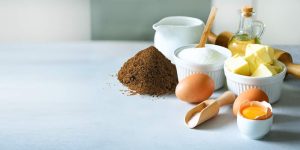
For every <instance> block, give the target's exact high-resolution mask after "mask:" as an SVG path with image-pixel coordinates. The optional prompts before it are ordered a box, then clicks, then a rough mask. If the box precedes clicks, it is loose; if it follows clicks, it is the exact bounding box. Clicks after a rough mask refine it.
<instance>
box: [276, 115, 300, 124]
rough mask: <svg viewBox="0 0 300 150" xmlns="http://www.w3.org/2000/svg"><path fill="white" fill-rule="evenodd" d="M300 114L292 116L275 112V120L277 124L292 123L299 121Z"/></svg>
mask: <svg viewBox="0 0 300 150" xmlns="http://www.w3.org/2000/svg"><path fill="white" fill-rule="evenodd" d="M299 120H300V116H292V115H286V114H274V121H273V123H274V124H275V125H279V126H280V125H281V124H284V123H291V122H299Z"/></svg>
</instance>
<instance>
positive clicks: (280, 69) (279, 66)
mask: <svg viewBox="0 0 300 150" xmlns="http://www.w3.org/2000/svg"><path fill="white" fill-rule="evenodd" d="M271 67H272V68H273V69H274V70H275V71H276V72H277V73H280V72H281V71H282V69H283V68H282V66H281V65H280V64H279V63H278V60H274V63H273V65H272V66H271Z"/></svg>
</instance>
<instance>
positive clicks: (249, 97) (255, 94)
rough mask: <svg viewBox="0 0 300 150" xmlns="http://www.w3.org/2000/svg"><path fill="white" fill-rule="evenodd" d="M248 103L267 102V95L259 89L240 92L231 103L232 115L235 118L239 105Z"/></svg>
mask: <svg viewBox="0 0 300 150" xmlns="http://www.w3.org/2000/svg"><path fill="white" fill-rule="evenodd" d="M248 101H266V102H269V97H268V95H267V94H266V93H265V92H264V91H263V90H261V89H257V88H252V89H249V90H246V91H244V92H242V93H241V94H240V95H239V96H238V97H237V98H236V99H235V101H234V103H233V108H232V111H233V114H234V115H235V116H236V115H237V113H238V111H239V108H240V106H241V104H243V103H245V102H248Z"/></svg>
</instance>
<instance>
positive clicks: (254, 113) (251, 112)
mask: <svg viewBox="0 0 300 150" xmlns="http://www.w3.org/2000/svg"><path fill="white" fill-rule="evenodd" d="M266 114H267V112H266V111H265V109H264V108H263V107H259V106H249V107H246V108H244V109H243V110H242V115H243V116H244V117H245V118H247V119H252V120H254V119H256V118H257V117H260V116H263V115H266Z"/></svg>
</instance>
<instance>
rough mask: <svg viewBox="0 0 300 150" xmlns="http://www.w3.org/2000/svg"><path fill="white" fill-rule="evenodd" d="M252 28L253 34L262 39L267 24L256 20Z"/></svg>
mask: <svg viewBox="0 0 300 150" xmlns="http://www.w3.org/2000/svg"><path fill="white" fill-rule="evenodd" d="M252 27H253V32H254V33H253V34H254V35H255V37H258V38H260V37H261V35H262V34H263V32H264V29H265V24H264V23H262V22H261V21H258V20H254V21H253V25H252Z"/></svg>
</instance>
